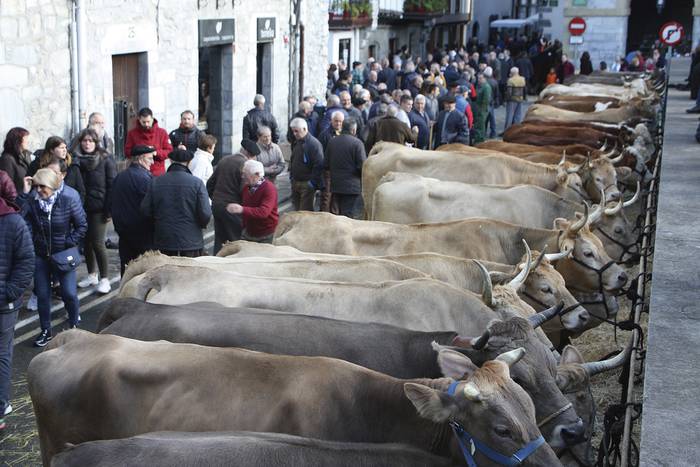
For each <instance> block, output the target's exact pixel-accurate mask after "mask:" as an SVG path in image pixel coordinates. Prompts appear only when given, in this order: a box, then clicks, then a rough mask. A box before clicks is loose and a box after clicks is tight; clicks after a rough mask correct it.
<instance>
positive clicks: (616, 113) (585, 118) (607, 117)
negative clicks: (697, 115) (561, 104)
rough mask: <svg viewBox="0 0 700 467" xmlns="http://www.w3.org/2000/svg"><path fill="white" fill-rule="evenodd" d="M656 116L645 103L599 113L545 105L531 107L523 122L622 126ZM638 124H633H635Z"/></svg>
mask: <svg viewBox="0 0 700 467" xmlns="http://www.w3.org/2000/svg"><path fill="white" fill-rule="evenodd" d="M655 115H656V112H655V109H653V108H651V107H650V106H649V105H648V104H647V103H646V102H641V101H635V102H634V103H629V104H625V105H623V106H622V107H620V108H617V109H606V110H601V111H600V112H575V111H573V110H565V109H559V108H556V107H552V106H549V105H545V104H534V105H531V106H530V108H529V109H528V110H527V113H526V114H525V119H524V121H525V122H528V121H530V120H556V121H569V122H603V123H611V124H624V123H626V122H628V121H631V120H633V119H650V118H654V116H655ZM636 123H638V122H635V124H636Z"/></svg>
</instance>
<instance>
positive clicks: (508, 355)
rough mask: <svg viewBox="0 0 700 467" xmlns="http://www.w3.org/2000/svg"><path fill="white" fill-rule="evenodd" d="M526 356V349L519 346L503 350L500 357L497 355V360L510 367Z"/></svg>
mask: <svg viewBox="0 0 700 467" xmlns="http://www.w3.org/2000/svg"><path fill="white" fill-rule="evenodd" d="M524 356H525V349H523V348H522V347H518V348H517V349H513V350H510V351H508V352H503V353H502V354H500V355H499V356H498V357H496V360H498V361H499V362H503V363H505V364H506V365H508V366H509V367H510V366H513V365H515V364H516V363H518V362H519V361H520V359H521V358H523V357H524Z"/></svg>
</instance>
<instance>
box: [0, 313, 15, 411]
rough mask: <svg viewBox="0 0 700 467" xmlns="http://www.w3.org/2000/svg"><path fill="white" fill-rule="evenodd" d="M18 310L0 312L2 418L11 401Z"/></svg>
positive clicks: (0, 394)
mask: <svg viewBox="0 0 700 467" xmlns="http://www.w3.org/2000/svg"><path fill="white" fill-rule="evenodd" d="M17 312H18V310H14V311H11V312H9V313H6V312H0V418H2V414H4V413H5V407H7V404H9V403H10V388H11V387H12V385H11V384H10V379H11V378H12V348H13V346H12V341H13V340H14V338H15V323H16V322H17Z"/></svg>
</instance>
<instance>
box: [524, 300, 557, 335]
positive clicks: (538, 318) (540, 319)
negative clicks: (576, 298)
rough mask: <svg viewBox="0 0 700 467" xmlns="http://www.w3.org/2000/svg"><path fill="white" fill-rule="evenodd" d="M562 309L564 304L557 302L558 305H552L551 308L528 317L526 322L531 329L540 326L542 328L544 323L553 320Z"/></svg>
mask: <svg viewBox="0 0 700 467" xmlns="http://www.w3.org/2000/svg"><path fill="white" fill-rule="evenodd" d="M563 309H564V302H559V303H558V304H556V305H554V306H553V307H549V308H547V309H546V310H542V311H540V312H539V313H535V314H534V315H532V316H528V318H527V320H528V321H529V322H530V324H531V325H532V328H533V329H537V328H539V327H540V326H542V325H543V324H544V323H546V322H547V321H549V320H550V319H552V318H554V317H555V316H557V315H558V314H559V313H561V310H563Z"/></svg>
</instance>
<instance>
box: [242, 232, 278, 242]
mask: <svg viewBox="0 0 700 467" xmlns="http://www.w3.org/2000/svg"><path fill="white" fill-rule="evenodd" d="M274 236H275V234H274V233H271V234H270V235H265V236H264V237H253V236H252V235H250V234H249V233H248V231H247V230H246V229H243V233H242V234H241V240H245V241H247V242H256V243H272V238H273V237H274Z"/></svg>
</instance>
